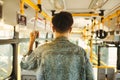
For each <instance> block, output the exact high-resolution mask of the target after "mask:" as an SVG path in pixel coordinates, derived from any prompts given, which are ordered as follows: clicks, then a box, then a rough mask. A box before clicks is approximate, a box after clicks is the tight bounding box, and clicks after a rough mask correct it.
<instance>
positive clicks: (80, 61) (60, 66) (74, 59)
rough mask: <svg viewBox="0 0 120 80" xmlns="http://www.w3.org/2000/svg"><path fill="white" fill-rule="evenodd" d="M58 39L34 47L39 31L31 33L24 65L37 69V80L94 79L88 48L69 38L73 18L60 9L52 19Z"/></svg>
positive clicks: (29, 68)
mask: <svg viewBox="0 0 120 80" xmlns="http://www.w3.org/2000/svg"><path fill="white" fill-rule="evenodd" d="M52 24H53V27H52V28H53V33H54V36H55V39H54V40H53V41H52V42H49V43H45V44H43V45H41V46H39V47H37V48H36V49H35V50H33V48H32V47H33V43H34V41H35V38H36V36H37V32H33V33H31V35H30V46H29V51H28V53H27V57H26V56H25V57H24V58H23V60H22V62H21V67H22V68H23V69H28V70H36V71H37V80H94V78H93V69H92V66H91V64H90V62H89V59H88V57H87V54H86V52H85V50H84V49H83V48H81V47H79V46H77V45H75V44H73V43H71V42H70V41H69V39H68V37H69V34H70V32H71V30H72V24H73V17H72V15H71V14H70V13H68V12H60V13H58V14H56V15H55V16H54V17H53V18H52Z"/></svg>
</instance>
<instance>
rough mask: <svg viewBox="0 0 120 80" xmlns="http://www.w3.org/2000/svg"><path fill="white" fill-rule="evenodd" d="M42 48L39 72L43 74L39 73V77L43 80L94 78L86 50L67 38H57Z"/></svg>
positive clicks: (84, 79) (82, 79) (90, 79)
mask: <svg viewBox="0 0 120 80" xmlns="http://www.w3.org/2000/svg"><path fill="white" fill-rule="evenodd" d="M40 48H41V51H43V52H40V53H41V64H40V68H39V70H38V73H41V74H38V75H37V76H38V78H39V79H40V77H42V78H43V80H93V79H92V76H93V74H92V72H91V71H92V70H91V67H90V66H91V65H90V64H89V62H88V58H87V57H86V53H85V51H84V50H83V49H82V48H80V47H78V46H76V45H75V44H73V43H71V42H69V41H68V40H67V38H65V37H60V38H57V39H56V40H55V41H53V42H52V43H48V44H47V45H44V46H42V47H40ZM42 49H43V50H42ZM86 62H87V63H86ZM86 64H88V65H86ZM87 67H88V70H89V71H88V72H86V71H87V70H86V68H87ZM41 70H42V72H41ZM86 74H88V75H86ZM86 76H87V77H88V78H89V79H87V78H86Z"/></svg>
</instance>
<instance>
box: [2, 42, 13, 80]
mask: <svg viewBox="0 0 120 80" xmlns="http://www.w3.org/2000/svg"><path fill="white" fill-rule="evenodd" d="M12 61H13V49H12V46H11V45H10V44H7V45H0V80H3V79H4V78H6V77H8V76H9V75H10V74H11V72H12Z"/></svg>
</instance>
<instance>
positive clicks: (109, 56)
mask: <svg viewBox="0 0 120 80" xmlns="http://www.w3.org/2000/svg"><path fill="white" fill-rule="evenodd" d="M100 56H101V58H100V59H101V61H102V62H103V63H105V64H106V65H108V66H112V67H116V63H117V48H116V47H101V49H100Z"/></svg>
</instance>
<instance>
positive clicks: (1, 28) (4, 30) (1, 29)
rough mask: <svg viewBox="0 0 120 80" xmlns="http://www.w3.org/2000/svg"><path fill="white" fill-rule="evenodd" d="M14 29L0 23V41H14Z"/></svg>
mask: <svg viewBox="0 0 120 80" xmlns="http://www.w3.org/2000/svg"><path fill="white" fill-rule="evenodd" d="M13 35H14V27H13V26H11V25H7V24H4V23H1V22H0V39H12V38H13Z"/></svg>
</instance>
